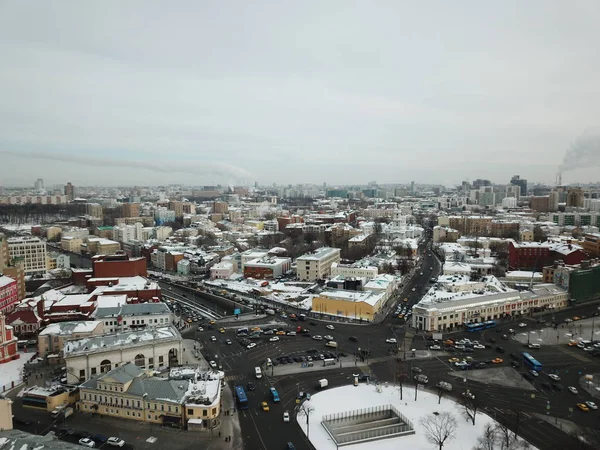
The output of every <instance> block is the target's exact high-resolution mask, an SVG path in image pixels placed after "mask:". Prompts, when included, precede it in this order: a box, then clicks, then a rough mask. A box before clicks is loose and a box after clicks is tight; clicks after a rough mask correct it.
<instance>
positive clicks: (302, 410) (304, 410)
mask: <svg viewBox="0 0 600 450" xmlns="http://www.w3.org/2000/svg"><path fill="white" fill-rule="evenodd" d="M314 410H315V408H314V407H313V406H312V405H311V404H310V401H308V400H307V401H305V402H303V403H300V404H299V405H298V406H296V417H298V416H301V415H304V416H306V437H307V438H308V437H309V435H310V415H311V414H312V413H313V411H314Z"/></svg>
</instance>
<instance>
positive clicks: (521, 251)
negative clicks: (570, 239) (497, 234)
mask: <svg viewBox="0 0 600 450" xmlns="http://www.w3.org/2000/svg"><path fill="white" fill-rule="evenodd" d="M587 258H588V255H587V254H586V253H585V252H584V251H583V249H582V248H581V247H579V246H578V245H574V244H555V243H551V242H515V241H510V242H509V245H508V268H509V269H510V270H540V271H541V270H542V269H543V267H544V266H549V265H551V264H552V263H554V261H558V260H559V261H563V262H564V263H565V264H568V265H573V264H580V263H581V261H583V260H584V259H587Z"/></svg>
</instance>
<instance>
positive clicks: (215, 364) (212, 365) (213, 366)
mask: <svg viewBox="0 0 600 450" xmlns="http://www.w3.org/2000/svg"><path fill="white" fill-rule="evenodd" d="M208 365H209V366H210V367H212V368H213V369H216V368H217V363H216V362H215V361H210V362H209V363H208Z"/></svg>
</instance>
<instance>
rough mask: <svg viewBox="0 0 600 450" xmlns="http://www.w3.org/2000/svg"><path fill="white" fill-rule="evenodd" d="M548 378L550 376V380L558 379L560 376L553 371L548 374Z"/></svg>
mask: <svg viewBox="0 0 600 450" xmlns="http://www.w3.org/2000/svg"><path fill="white" fill-rule="evenodd" d="M548 378H550V379H551V380H552V381H560V377H559V376H558V375H556V374H554V373H551V374H550V375H548Z"/></svg>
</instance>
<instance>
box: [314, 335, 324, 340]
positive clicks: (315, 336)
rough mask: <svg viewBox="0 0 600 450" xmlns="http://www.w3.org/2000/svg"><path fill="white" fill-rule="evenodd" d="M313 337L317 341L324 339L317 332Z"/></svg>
mask: <svg viewBox="0 0 600 450" xmlns="http://www.w3.org/2000/svg"><path fill="white" fill-rule="evenodd" d="M313 339H314V340H315V341H322V340H323V336H320V335H318V334H315V335H314V336H313Z"/></svg>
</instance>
